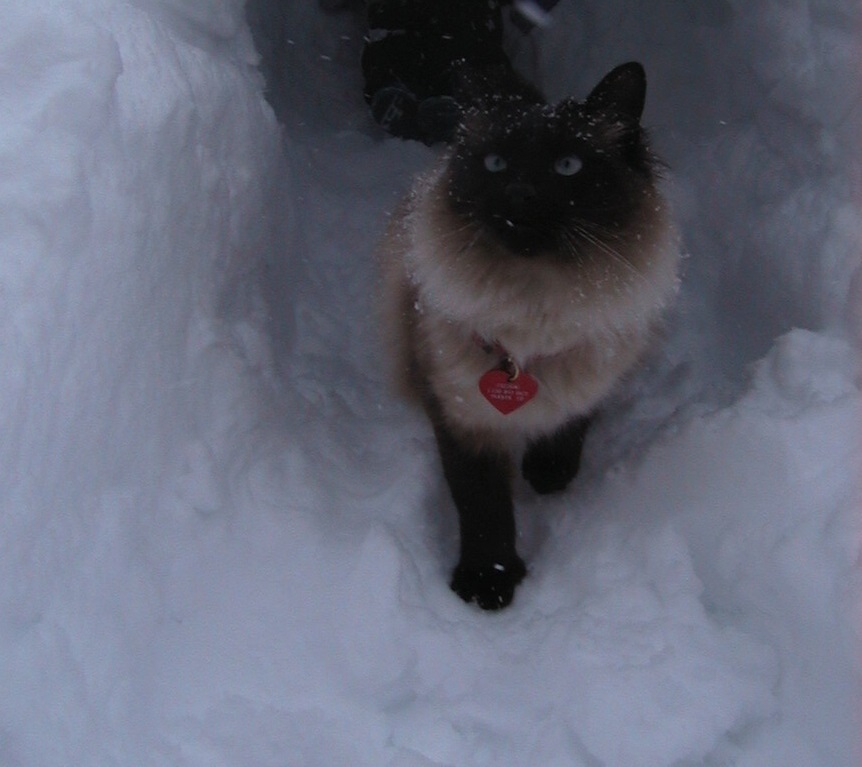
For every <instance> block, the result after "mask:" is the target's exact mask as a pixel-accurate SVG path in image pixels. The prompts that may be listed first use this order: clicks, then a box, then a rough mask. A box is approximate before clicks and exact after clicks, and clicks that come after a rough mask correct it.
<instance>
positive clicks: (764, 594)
mask: <svg viewBox="0 0 862 767" xmlns="http://www.w3.org/2000/svg"><path fill="white" fill-rule="evenodd" d="M857 5H858V4H857V3H855V2H850V1H849V0H832V1H831V2H826V1H825V0H823V1H822V2H815V0H809V1H807V2H806V1H802V0H798V1H796V2H778V1H777V0H769V1H768V2H760V3H747V2H742V0H736V1H735V2H724V1H722V0H702V1H700V2H690V3H677V2H672V1H671V0H659V1H658V2H655V3H650V4H645V3H636V2H630V1H624V0H621V1H620V2H587V1H584V2H567V0H563V2H561V3H560V5H559V6H558V7H557V9H555V11H554V16H553V19H554V23H553V25H552V26H551V27H549V28H548V29H547V30H542V31H537V32H534V33H533V34H532V35H531V36H530V37H529V38H521V37H518V36H517V35H516V34H514V33H513V35H512V39H511V41H510V44H511V47H512V50H513V51H515V52H516V59H517V61H518V64H519V66H520V67H521V68H522V69H523V70H524V71H525V72H527V73H528V74H529V75H530V76H531V77H533V78H535V79H536V80H537V81H538V82H541V83H542V85H543V86H544V87H545V89H546V90H547V92H548V93H549V94H550V95H551V96H553V97H561V96H563V95H567V94H570V93H575V94H581V95H582V94H584V93H585V92H586V91H587V90H588V89H589V87H591V85H592V84H594V82H595V81H596V80H597V79H598V77H599V76H600V75H601V74H603V73H604V71H606V70H607V69H609V68H610V67H611V66H613V65H615V64H616V63H619V62H621V61H624V60H627V59H631V58H637V59H640V60H641V61H643V62H644V64H645V65H646V68H647V71H648V75H649V78H650V93H649V98H648V108H647V113H646V116H645V122H646V123H647V124H648V125H649V126H651V128H652V132H653V135H654V139H655V144H656V147H657V148H658V150H659V151H660V152H661V154H662V155H663V156H664V157H665V159H666V160H667V161H668V164H669V166H670V168H671V169H672V174H671V178H670V180H669V193H670V195H671V197H672V198H673V200H674V203H675V206H676V209H677V211H678V215H679V218H680V221H681V225H682V229H683V231H684V236H685V241H686V248H687V251H688V254H689V258H688V259H687V265H686V275H685V281H684V286H683V290H682V292H681V295H680V302H679V306H678V308H677V310H676V311H675V312H674V314H673V315H672V317H671V318H670V320H669V327H668V338H667V342H666V344H665V347H664V348H663V349H662V351H661V353H660V354H658V355H657V357H656V359H655V360H653V361H652V362H651V364H650V365H649V367H648V369H647V370H646V371H645V372H644V374H643V375H642V376H640V377H638V378H637V379H636V380H634V381H632V382H631V383H630V384H628V385H627V387H625V388H624V390H622V391H621V392H620V393H619V395H618V397H617V399H616V401H615V402H614V403H613V406H612V407H610V408H609V412H608V414H607V416H605V417H604V418H603V419H602V421H601V422H600V423H599V424H598V426H597V428H596V430H595V433H594V434H592V435H591V437H590V442H588V446H587V451H588V456H587V458H586V465H585V468H584V472H583V476H582V477H581V478H580V479H579V481H578V483H577V486H576V487H573V488H572V490H571V491H569V492H567V493H566V494H565V495H564V496H563V497H561V498H559V499H553V500H547V501H546V500H542V501H538V500H536V499H534V498H532V497H531V496H529V494H527V493H525V492H519V496H518V501H517V502H518V505H519V508H520V509H521V510H522V511H523V516H522V518H520V519H519V523H520V524H521V527H522V530H523V533H522V535H523V540H522V550H523V551H524V552H525V554H526V555H527V556H528V558H529V559H530V562H531V567H532V570H531V574H530V578H529V579H528V581H527V582H525V584H524V586H523V588H522V590H521V591H520V592H519V595H518V599H517V601H516V603H515V604H514V605H513V606H512V608H511V609H510V610H509V611H507V612H506V613H504V614H501V615H499V616H488V615H485V614H481V613H479V612H478V611H476V610H472V609H471V608H469V607H467V606H464V605H461V604H460V603H458V601H457V600H455V599H454V598H453V597H452V595H451V593H450V592H449V591H448V588H447V587H446V576H447V570H448V568H449V567H450V566H451V564H452V558H453V556H454V525H453V523H452V520H451V517H450V516H447V515H446V514H445V513H440V512H439V510H438V507H442V508H443V509H444V511H445V509H446V508H447V500H446V495H445V490H444V489H443V488H442V487H441V480H440V476H439V469H438V467H437V465H436V458H435V455H434V447H433V440H432V439H431V436H430V434H429V432H428V429H427V427H426V426H425V424H424V422H423V420H422V418H421V417H420V416H417V415H416V414H413V413H411V412H410V411H409V410H407V409H405V408H402V407H401V406H400V405H398V404H396V403H393V402H392V401H391V400H390V399H389V398H388V397H387V396H386V394H385V383H384V380H383V376H382V374H381V372H380V371H381V367H382V363H381V351H380V349H379V348H378V345H377V342H376V337H375V334H374V330H373V322H372V321H371V320H370V317H371V314H372V309H373V301H372V299H371V295H372V294H373V286H374V270H373V264H372V256H371V251H372V248H373V243H374V241H375V239H376V237H377V236H378V235H379V233H380V231H381V229H382V226H383V223H384V221H385V213H386V211H387V210H390V209H391V208H392V207H393V205H394V204H395V202H396V201H397V199H398V196H399V195H400V194H401V193H402V192H403V190H404V189H405V188H406V187H407V185H408V184H409V178H410V175H411V173H412V172H414V171H415V170H417V169H419V168H421V167H423V166H425V165H426V164H427V163H428V162H430V161H431V160H432V158H433V152H432V150H428V149H426V148H424V147H419V146H415V145H409V144H403V143H401V142H398V141H394V140H386V139H384V138H383V137H382V136H381V135H379V134H378V133H376V132H375V130H374V127H373V126H372V125H371V124H370V122H369V120H368V116H367V114H366V110H365V107H364V104H363V103H362V100H361V95H360V93H361V92H360V80H359V73H358V67H357V65H356V62H357V57H358V53H359V49H360V45H361V43H360V36H361V24H360V20H359V18H358V16H356V15H354V14H352V13H350V12H348V11H344V12H330V13H324V12H323V11H321V10H320V9H319V8H318V7H317V6H316V5H315V4H313V3H310V2H309V3H299V2H296V3H279V2H275V1H274V0H273V2H266V1H265V0H252V2H250V4H249V6H248V8H244V7H243V3H242V2H240V0H150V2H146V1H145V0H141V2H136V3H128V2H121V1H120V0H88V1H87V2H84V1H83V0H81V1H78V0H66V1H65V2H59V1H55V2H51V1H50V0H49V1H48V2H44V3H39V4H25V3H20V4H12V3H7V4H5V5H3V6H2V8H0V28H2V29H3V35H2V41H0V65H2V66H0V82H2V86H3V87H2V92H3V93H4V99H5V109H4V110H3V112H2V115H0V138H2V141H0V162H2V166H3V169H4V172H3V175H2V179H3V180H2V183H0V195H2V205H0V216H2V220H3V226H2V227H0V253H2V257H0V316H2V333H0V382H2V383H0V426H2V433H3V435H4V438H3V440H2V442H0V451H2V452H0V458H2V460H0V689H2V690H3V694H2V696H0V765H3V767H25V766H26V767H37V766H39V767H41V766H42V765H45V766H46V767H47V766H49V765H50V766H51V767H54V766H56V767H59V766H60V765H72V764H74V765H144V764H146V765H195V766H197V765H201V766H203V765H237V766H243V767H244V766H245V765H255V767H269V765H272V766H273V767H275V765H290V767H293V766H294V765H296V766H298V767H299V766H302V767H305V766H306V765H308V766H311V765H334V764H351V765H357V766H360V765H369V766H370V765H375V766H376V765H392V766H394V767H429V766H431V767H433V766H437V767H440V766H443V767H461V766H462V765H463V766H464V767H474V766H479V765H486V764H488V765H490V764H494V765H512V766H513V767H514V766H519V765H539V764H541V765H548V766H549V767H556V766H557V765H573V766H584V767H594V766H597V765H608V766H609V767H611V766H617V765H619V766H620V767H622V766H623V765H626V766H628V765H634V764H637V765H640V766H641V767H651V766H652V765H655V767H663V766H665V765H675V766H678V767H694V765H719V764H733V765H742V766H744V767H770V766H772V765H775V767H778V766H779V765H780V766H781V767H786V765H789V764H793V765H798V766H800V767H807V766H809V765H810V767H850V766H851V765H856V764H858V762H859V754H858V749H857V745H858V743H857V738H858V734H859V732H860V729H859V724H860V722H859V713H860V701H859V697H860V696H859V693H860V688H859V682H860V666H859V661H860V658H862V655H860V652H859V637H860V621H859V617H860V616H859V605H860V601H859V600H860V561H861V560H860V523H862V519H860V514H859V512H858V492H857V491H858V475H859V471H858V470H859V465H860V455H862V453H860V448H859V435H860V420H859V413H858V407H859V400H860V395H859V380H858V370H857V354H858V348H859V341H860V333H862V310H860V306H862V270H860V248H859V243H860V216H859V203H860V196H859V191H860V162H859V151H858V150H859V136H860V135H862V133H860V99H859V72H860V69H859V61H858V59H859V53H860V35H859V9H858V7H857ZM450 511H451V510H450Z"/></svg>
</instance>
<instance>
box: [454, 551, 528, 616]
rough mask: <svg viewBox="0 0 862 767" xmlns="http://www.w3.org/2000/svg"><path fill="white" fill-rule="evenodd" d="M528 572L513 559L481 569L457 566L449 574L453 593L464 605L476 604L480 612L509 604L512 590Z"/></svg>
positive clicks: (513, 590) (518, 559)
mask: <svg viewBox="0 0 862 767" xmlns="http://www.w3.org/2000/svg"><path fill="white" fill-rule="evenodd" d="M526 574H527V568H526V567H525V566H524V562H523V561H522V560H521V559H520V558H519V557H515V558H514V559H513V560H510V561H508V562H506V563H505V564H503V563H495V564H492V565H483V566H480V567H475V566H470V565H464V564H459V565H458V566H457V567H456V568H455V572H454V573H453V574H452V583H451V586H452V590H453V591H454V592H455V593H456V594H457V595H458V596H459V597H461V599H463V600H464V601H465V602H475V603H476V604H477V605H479V607H481V608H482V609H483V610H500V609H502V608H504V607H506V606H507V605H509V604H510V603H511V601H512V598H513V597H514V596H515V587H516V586H517V585H518V584H519V583H520V582H521V581H522V580H523V579H524V576H525V575H526Z"/></svg>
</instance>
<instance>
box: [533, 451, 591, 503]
mask: <svg viewBox="0 0 862 767" xmlns="http://www.w3.org/2000/svg"><path fill="white" fill-rule="evenodd" d="M579 465H580V456H579V455H574V456H566V457H562V456H554V457H553V458H550V457H549V456H544V455H541V454H537V453H530V452H528V453H527V454H526V455H525V456H524V461H523V463H522V464H521V473H522V474H523V475H524V479H526V480H527V482H529V483H530V486H531V487H532V488H533V490H535V491H536V492H537V493H538V494H539V495H548V494H549V493H559V492H561V491H563V490H565V489H566V488H567V487H568V486H569V483H570V482H571V481H572V480H573V479H574V478H575V475H576V474H577V473H578V468H579Z"/></svg>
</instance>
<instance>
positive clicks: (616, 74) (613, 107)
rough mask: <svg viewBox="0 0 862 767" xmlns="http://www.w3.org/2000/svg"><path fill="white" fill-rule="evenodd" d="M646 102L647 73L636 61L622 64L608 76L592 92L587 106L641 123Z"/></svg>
mask: <svg viewBox="0 0 862 767" xmlns="http://www.w3.org/2000/svg"><path fill="white" fill-rule="evenodd" d="M645 102H646V72H644V68H643V67H642V66H641V65H640V64H639V63H638V62H636V61H630V62H629V63H628V64H620V66H618V67H616V69H613V70H612V71H611V72H609V73H608V74H606V75H605V76H604V77H603V78H602V81H601V82H600V83H599V84H598V85H597V86H596V87H595V88H593V90H592V93H590V95H589V96H587V100H586V102H585V105H586V106H587V108H588V109H595V110H599V111H603V112H611V113H613V114H616V115H618V116H620V117H623V118H628V119H630V120H634V121H635V122H637V121H639V120H640V118H641V115H642V114H643V111H644V104H645Z"/></svg>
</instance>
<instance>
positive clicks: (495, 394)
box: [479, 369, 539, 415]
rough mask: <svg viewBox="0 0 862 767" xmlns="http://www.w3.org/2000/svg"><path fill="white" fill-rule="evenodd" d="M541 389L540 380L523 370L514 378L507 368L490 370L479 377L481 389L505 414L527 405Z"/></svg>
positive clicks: (486, 397)
mask: <svg viewBox="0 0 862 767" xmlns="http://www.w3.org/2000/svg"><path fill="white" fill-rule="evenodd" d="M538 390H539V382H538V381H537V380H536V379H535V378H533V376H531V375H530V374H529V373H525V372H524V371H523V370H522V371H519V372H518V375H517V376H515V377H514V378H511V377H510V376H509V373H508V372H506V371H505V370H498V369H495V370H489V371H488V372H487V373H485V374H484V375H483V376H482V377H481V378H480V379H479V391H480V392H482V396H483V397H484V398H485V399H486V400H488V402H490V403H491V404H492V405H493V406H494V407H495V408H497V410H499V411H500V412H501V413H502V414H503V415H509V413H511V412H512V411H513V410H517V409H518V408H519V407H521V406H523V405H526V404H527V403H528V402H529V401H530V400H531V399H533V397H535V396H536V392H537V391H538Z"/></svg>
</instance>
